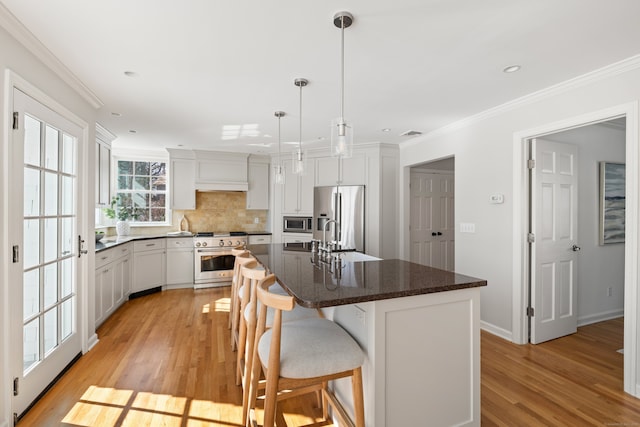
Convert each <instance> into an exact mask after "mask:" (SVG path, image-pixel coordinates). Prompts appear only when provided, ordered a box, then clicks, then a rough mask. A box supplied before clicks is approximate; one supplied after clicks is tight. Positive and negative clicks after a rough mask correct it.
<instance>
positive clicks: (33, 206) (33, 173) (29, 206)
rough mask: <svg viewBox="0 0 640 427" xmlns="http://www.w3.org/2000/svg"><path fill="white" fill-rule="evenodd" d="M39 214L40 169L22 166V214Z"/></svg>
mask: <svg viewBox="0 0 640 427" xmlns="http://www.w3.org/2000/svg"><path fill="white" fill-rule="evenodd" d="M38 215H40V171H38V170H37V169H31V168H24V216H38Z"/></svg>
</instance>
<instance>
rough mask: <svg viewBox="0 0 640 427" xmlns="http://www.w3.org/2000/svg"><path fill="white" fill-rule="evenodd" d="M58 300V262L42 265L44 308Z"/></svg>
mask: <svg viewBox="0 0 640 427" xmlns="http://www.w3.org/2000/svg"><path fill="white" fill-rule="evenodd" d="M57 301H58V263H53V264H48V265H46V266H45V267H44V308H45V309H46V308H48V307H50V306H51V305H52V304H55V303H56V302H57Z"/></svg>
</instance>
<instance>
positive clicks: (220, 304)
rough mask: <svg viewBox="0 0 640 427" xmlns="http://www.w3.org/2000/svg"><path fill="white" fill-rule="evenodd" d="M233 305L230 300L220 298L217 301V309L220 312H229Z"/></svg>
mask: <svg viewBox="0 0 640 427" xmlns="http://www.w3.org/2000/svg"><path fill="white" fill-rule="evenodd" d="M230 305H231V299H230V298H228V297H227V298H220V299H218V300H216V301H215V309H216V311H218V312H226V313H228V312H229V306H230Z"/></svg>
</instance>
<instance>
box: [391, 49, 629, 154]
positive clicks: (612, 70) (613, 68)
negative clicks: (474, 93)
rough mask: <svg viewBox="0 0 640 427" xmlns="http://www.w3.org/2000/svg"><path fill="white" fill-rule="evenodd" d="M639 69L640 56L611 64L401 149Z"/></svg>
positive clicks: (406, 144)
mask: <svg viewBox="0 0 640 427" xmlns="http://www.w3.org/2000/svg"><path fill="white" fill-rule="evenodd" d="M637 68H640V55H635V56H632V57H630V58H627V59H623V60H622V61H618V62H614V63H613V64H609V65H607V66H604V67H602V68H599V69H597V70H594V71H591V72H589V73H586V74H583V75H581V76H578V77H574V78H572V79H569V80H565V81H564V82H561V83H558V84H555V85H553V86H549V87H547V88H545V89H542V90H539V91H537V92H532V93H530V94H528V95H525V96H522V97H520V98H516V99H514V100H512V101H509V102H506V103H504V104H501V105H498V106H497V107H493V108H490V109H488V110H485V111H482V112H480V113H478V114H474V115H472V116H469V117H466V118H464V119H461V120H458V121H456V122H453V123H450V124H448V125H446V126H443V127H441V128H438V129H436V130H434V131H432V132H429V133H427V134H425V135H423V136H422V137H417V138H415V139H412V140H411V141H405V142H400V144H399V145H400V147H402V148H404V147H410V146H413V145H416V144H420V143H421V142H425V141H429V140H431V139H435V138H438V137H440V136H443V135H446V134H449V133H452V132H455V131H457V130H459V129H462V128H466V127H469V126H471V125H473V124H475V123H478V122H481V121H483V120H486V119H488V118H491V117H495V116H498V115H500V114H503V113H506V112H508V111H511V110H515V109H516V108H519V107H522V106H525V105H529V104H533V103H535V102H538V101H540V100H543V99H546V98H550V97H552V96H556V95H559V94H561V93H563V92H567V91H569V90H572V89H575V88H579V87H581V86H586V85H589V84H592V83H595V82H598V81H600V80H603V79H606V78H610V77H613V76H616V75H618V74H623V73H626V72H628V71H631V70H635V69H637Z"/></svg>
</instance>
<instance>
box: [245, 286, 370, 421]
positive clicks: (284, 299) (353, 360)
mask: <svg viewBox="0 0 640 427" xmlns="http://www.w3.org/2000/svg"><path fill="white" fill-rule="evenodd" d="M274 283H275V276H274V275H268V276H267V277H265V278H264V279H262V280H260V282H259V283H258V286H257V291H256V293H257V297H258V300H259V301H260V302H261V303H262V306H261V307H260V313H259V316H258V322H257V329H256V337H259V338H256V346H255V348H254V352H253V363H252V370H251V381H250V387H249V389H250V390H249V409H250V414H249V415H250V418H249V422H248V423H247V425H256V424H255V423H256V420H255V404H256V400H257V393H258V383H259V378H260V371H261V369H262V371H264V374H265V377H266V384H265V402H264V423H263V426H264V427H273V426H274V422H275V414H276V403H277V401H278V400H282V399H285V398H288V397H293V396H295V395H300V394H304V393H309V392H312V391H314V390H317V389H318V388H320V389H321V390H322V395H323V399H322V400H323V414H324V416H325V418H326V416H327V404H330V405H331V406H332V408H333V409H334V415H335V416H337V417H338V418H339V419H340V421H341V425H354V423H353V421H352V420H351V419H350V418H349V416H348V415H347V413H346V411H345V410H344V408H343V407H342V405H341V404H340V402H339V401H338V400H337V398H336V397H335V396H334V395H333V393H332V392H331V391H330V390H329V389H328V388H327V384H328V382H329V381H331V380H335V379H338V378H345V377H351V384H352V393H353V404H354V412H355V426H356V427H364V396H363V391H362V364H363V363H364V353H363V352H362V350H361V349H360V347H359V346H358V343H356V342H355V340H354V339H353V338H352V337H351V336H350V335H349V334H348V333H347V332H346V331H345V330H344V329H342V328H341V327H340V326H338V325H337V324H336V323H334V322H332V321H330V320H328V319H324V318H309V319H302V320H297V321H292V322H286V323H283V321H282V319H283V313H284V312H287V311H290V310H293V308H294V306H295V301H294V299H293V297H291V296H289V295H286V296H285V295H279V294H274V293H272V292H269V287H270V286H271V285H273V284H274ZM268 307H271V308H272V309H273V310H274V317H273V326H272V328H271V329H269V330H267V329H266V321H267V308H268Z"/></svg>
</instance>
